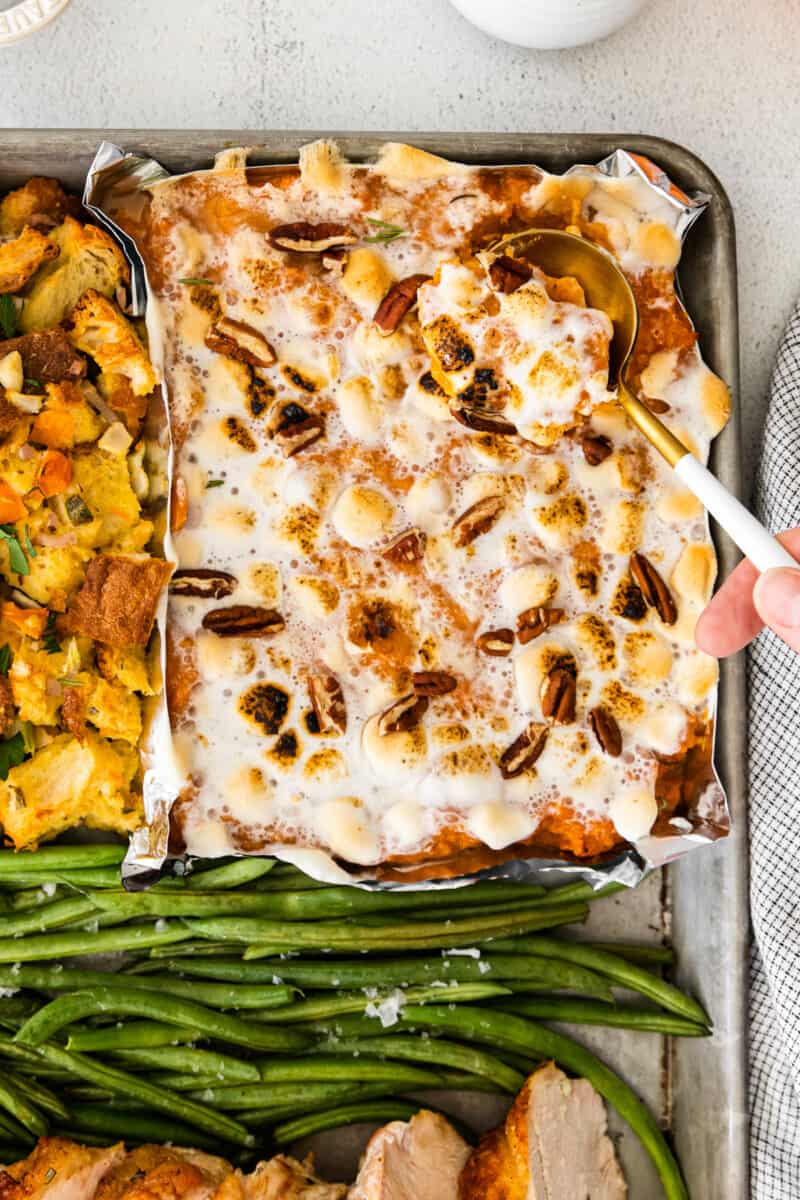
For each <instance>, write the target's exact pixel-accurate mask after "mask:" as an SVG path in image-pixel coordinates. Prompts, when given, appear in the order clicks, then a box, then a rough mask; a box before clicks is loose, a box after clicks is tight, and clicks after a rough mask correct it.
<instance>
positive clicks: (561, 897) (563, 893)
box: [544, 879, 630, 904]
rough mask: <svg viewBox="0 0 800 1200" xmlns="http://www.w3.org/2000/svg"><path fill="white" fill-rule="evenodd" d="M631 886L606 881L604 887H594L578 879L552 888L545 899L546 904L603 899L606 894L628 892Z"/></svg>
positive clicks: (612, 894) (613, 894)
mask: <svg viewBox="0 0 800 1200" xmlns="http://www.w3.org/2000/svg"><path fill="white" fill-rule="evenodd" d="M628 891H630V888H628V887H626V886H625V884H624V883H604V884H603V885H602V887H599V888H595V887H592V885H591V884H590V883H586V882H585V881H584V880H581V879H576V880H575V881H574V883H562V884H559V886H558V887H553V888H550V889H549V890H548V892H547V895H546V897H545V899H544V903H545V904H566V903H567V902H568V901H569V902H572V901H574V900H586V901H589V902H591V901H593V900H602V899H604V898H605V897H606V896H615V895H617V893H618V892H628Z"/></svg>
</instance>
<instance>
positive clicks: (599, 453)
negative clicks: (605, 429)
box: [581, 433, 614, 467]
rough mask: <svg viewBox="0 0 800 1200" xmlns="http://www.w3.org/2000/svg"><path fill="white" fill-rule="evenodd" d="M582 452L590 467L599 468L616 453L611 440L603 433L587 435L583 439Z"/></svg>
mask: <svg viewBox="0 0 800 1200" xmlns="http://www.w3.org/2000/svg"><path fill="white" fill-rule="evenodd" d="M581 450H582V451H583V457H584V458H585V459H586V461H587V463H588V464H589V466H590V467H599V466H600V463H601V462H605V461H606V459H607V458H608V457H609V456H610V455H611V454H613V453H614V447H613V446H612V445H611V442H610V440H609V439H608V438H607V437H604V436H603V435H602V433H585V434H584V435H583V437H582V438H581Z"/></svg>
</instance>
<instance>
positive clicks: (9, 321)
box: [0, 293, 17, 338]
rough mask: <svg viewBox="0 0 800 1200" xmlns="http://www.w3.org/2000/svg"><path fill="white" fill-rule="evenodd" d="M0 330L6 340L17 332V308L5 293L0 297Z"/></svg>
mask: <svg viewBox="0 0 800 1200" xmlns="http://www.w3.org/2000/svg"><path fill="white" fill-rule="evenodd" d="M0 329H2V331H3V336H4V337H7V338H12V337H13V336H14V334H15V333H16V332H17V306H16V304H15V303H14V300H13V298H12V297H11V296H9V295H8V294H7V293H4V294H3V295H2V296H0Z"/></svg>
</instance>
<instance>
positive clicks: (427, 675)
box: [411, 671, 458, 696]
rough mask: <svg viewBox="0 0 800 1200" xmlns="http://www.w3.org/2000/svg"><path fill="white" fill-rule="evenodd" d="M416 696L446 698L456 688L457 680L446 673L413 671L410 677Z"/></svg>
mask: <svg viewBox="0 0 800 1200" xmlns="http://www.w3.org/2000/svg"><path fill="white" fill-rule="evenodd" d="M411 682H412V684H413V686H414V691H415V693H416V694H417V695H418V696H446V695H447V693H448V692H453V691H455V689H456V688H457V687H458V680H457V679H456V677H455V676H454V675H450V674H449V673H448V672H447V671H415V672H414V674H413V675H412V676H411Z"/></svg>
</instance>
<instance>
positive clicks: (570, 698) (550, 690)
mask: <svg viewBox="0 0 800 1200" xmlns="http://www.w3.org/2000/svg"><path fill="white" fill-rule="evenodd" d="M577 690H578V685H577V682H576V680H575V676H574V675H573V674H572V672H571V671H568V670H567V669H566V667H553V669H552V671H551V672H550V674H549V675H548V676H547V678H546V679H545V681H544V683H543V684H542V716H543V717H546V718H547V719H548V720H552V721H555V722H557V723H558V724H559V725H569V724H570V723H571V722H572V721H574V720H575V698H576V695H577Z"/></svg>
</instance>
